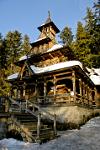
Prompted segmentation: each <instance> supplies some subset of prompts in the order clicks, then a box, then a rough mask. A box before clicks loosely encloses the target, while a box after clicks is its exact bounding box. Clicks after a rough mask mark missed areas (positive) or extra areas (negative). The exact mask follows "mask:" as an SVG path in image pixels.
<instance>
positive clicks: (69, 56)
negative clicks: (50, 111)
mask: <svg viewBox="0 0 100 150" xmlns="http://www.w3.org/2000/svg"><path fill="white" fill-rule="evenodd" d="M38 29H39V31H40V35H39V38H38V39H37V40H36V41H35V42H33V43H31V50H30V52H27V54H26V55H25V56H23V57H21V58H20V59H19V61H18V62H16V65H18V66H19V67H20V71H19V72H17V73H15V74H12V75H10V76H9V77H8V81H9V82H10V84H11V93H10V96H11V97H12V98H13V99H16V100H18V101H20V102H21V103H22V104H23V103H24V102H25V101H26V100H27V101H30V102H32V103H34V104H37V105H39V106H41V107H42V106H48V105H62V104H63V105H82V106H89V107H92V106H94V105H95V85H94V83H93V82H92V80H91V79H90V78H89V76H88V75H87V73H86V72H85V67H84V66H83V64H82V63H81V62H79V61H78V60H77V59H76V57H75V55H74V53H73V51H72V50H71V49H70V48H69V47H68V46H62V45H60V44H59V43H57V41H56V34H57V33H59V32H60V31H59V29H58V28H57V26H56V25H55V23H54V22H53V21H52V20H51V17H50V14H49V15H48V18H47V20H46V21H45V23H44V24H42V25H41V26H39V27H38Z"/></svg>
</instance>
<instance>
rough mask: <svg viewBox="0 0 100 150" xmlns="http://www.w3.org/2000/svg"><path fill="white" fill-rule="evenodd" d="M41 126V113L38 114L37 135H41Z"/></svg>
mask: <svg viewBox="0 0 100 150" xmlns="http://www.w3.org/2000/svg"><path fill="white" fill-rule="evenodd" d="M40 127H41V114H40V113H39V114H38V122H37V137H38V138H39V137H40Z"/></svg>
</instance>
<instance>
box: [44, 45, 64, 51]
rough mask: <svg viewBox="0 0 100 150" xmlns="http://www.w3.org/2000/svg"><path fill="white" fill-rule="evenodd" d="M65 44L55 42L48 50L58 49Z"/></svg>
mask: <svg viewBox="0 0 100 150" xmlns="http://www.w3.org/2000/svg"><path fill="white" fill-rule="evenodd" d="M62 47H63V46H62V45H61V44H55V45H53V46H52V47H51V48H50V49H48V50H47V52H51V51H54V50H56V49H59V48H62Z"/></svg>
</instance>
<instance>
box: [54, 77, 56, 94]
mask: <svg viewBox="0 0 100 150" xmlns="http://www.w3.org/2000/svg"><path fill="white" fill-rule="evenodd" d="M55 95H56V77H55V76H54V96H55Z"/></svg>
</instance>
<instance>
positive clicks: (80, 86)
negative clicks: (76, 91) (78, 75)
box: [79, 79, 82, 103]
mask: <svg viewBox="0 0 100 150" xmlns="http://www.w3.org/2000/svg"><path fill="white" fill-rule="evenodd" d="M79 88H80V101H81V103H82V79H79Z"/></svg>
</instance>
